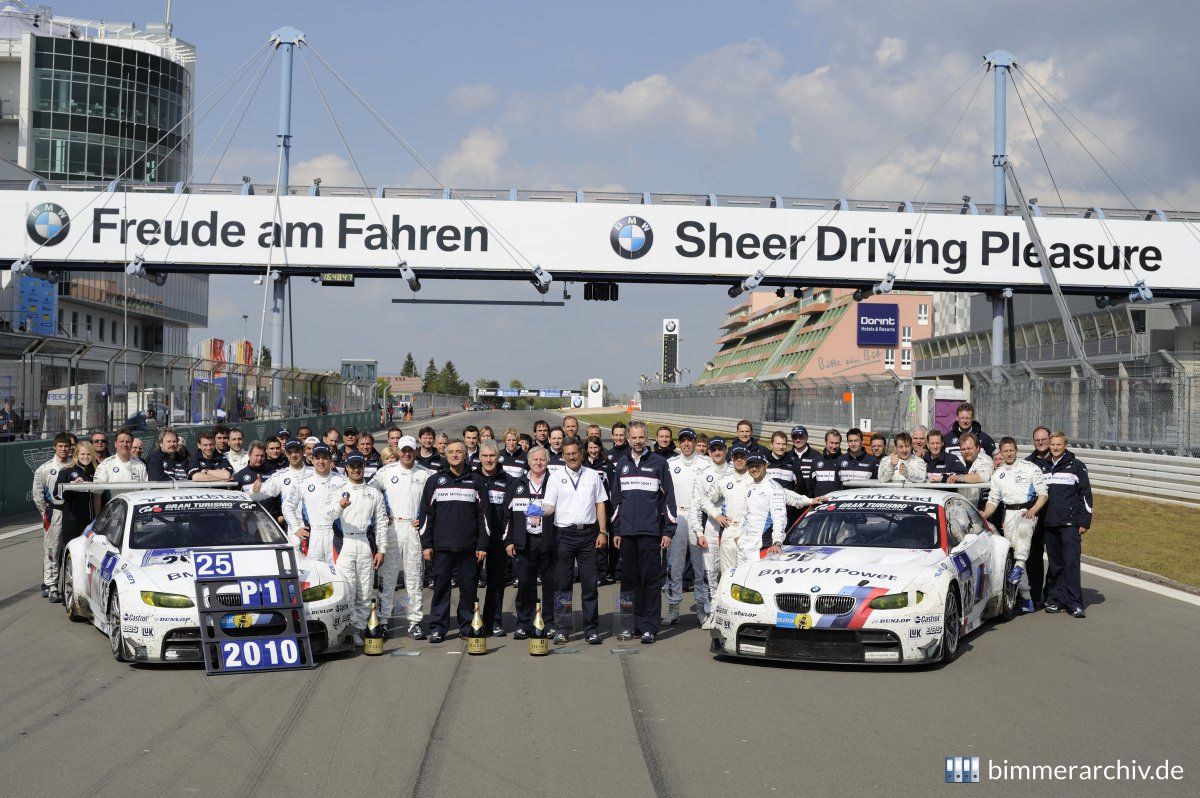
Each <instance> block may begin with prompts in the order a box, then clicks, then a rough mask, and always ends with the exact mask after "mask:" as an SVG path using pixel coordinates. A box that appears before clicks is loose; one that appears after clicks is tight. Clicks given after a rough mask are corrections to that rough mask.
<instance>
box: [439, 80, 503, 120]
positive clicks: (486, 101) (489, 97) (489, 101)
mask: <svg viewBox="0 0 1200 798" xmlns="http://www.w3.org/2000/svg"><path fill="white" fill-rule="evenodd" d="M499 99H500V92H498V91H496V89H495V88H494V87H492V86H489V85H488V84H486V83H474V84H471V85H468V86H457V87H455V88H454V89H453V90H452V91H451V92H450V94H449V96H448V97H447V98H446V101H447V102H448V103H449V104H450V107H451V108H454V109H455V110H457V111H462V112H464V113H473V112H476V111H482V110H484V109H487V108H491V107H492V106H493V105H495V104H496V103H497V102H498V101H499Z"/></svg>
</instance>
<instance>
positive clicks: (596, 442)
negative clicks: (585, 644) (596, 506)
mask: <svg viewBox="0 0 1200 798" xmlns="http://www.w3.org/2000/svg"><path fill="white" fill-rule="evenodd" d="M584 448H585V450H586V451H585V453H584V458H583V464H584V466H586V467H587V468H591V469H593V470H594V471H596V472H598V473H599V474H600V482H601V483H603V485H604V493H605V494H606V495H607V496H608V497H609V498H608V500H607V501H605V503H604V511H605V513H606V517H609V518H611V517H612V483H613V467H612V463H610V462H609V460H608V453H607V452H605V451H604V444H603V443H602V442H601V441H600V437H599V436H597V437H595V438H588V439H587V442H586V443H585V444H584ZM617 555H618V552H617V549H616V547H615V546H605V547H604V549H603V550H602V551H600V552H599V553H598V554H597V555H596V557H597V566H596V571H597V573H596V577H597V578H596V581H597V582H607V583H608V584H612V583H613V582H615V581H617V575H618V573H619V565H618V563H619V558H618V556H617Z"/></svg>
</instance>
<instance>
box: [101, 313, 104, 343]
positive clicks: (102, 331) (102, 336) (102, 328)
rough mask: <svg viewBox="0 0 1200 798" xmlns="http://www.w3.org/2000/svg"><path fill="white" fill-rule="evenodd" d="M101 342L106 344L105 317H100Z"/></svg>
mask: <svg viewBox="0 0 1200 798" xmlns="http://www.w3.org/2000/svg"><path fill="white" fill-rule="evenodd" d="M100 342H101V343H104V317H103V316H101V317H100Z"/></svg>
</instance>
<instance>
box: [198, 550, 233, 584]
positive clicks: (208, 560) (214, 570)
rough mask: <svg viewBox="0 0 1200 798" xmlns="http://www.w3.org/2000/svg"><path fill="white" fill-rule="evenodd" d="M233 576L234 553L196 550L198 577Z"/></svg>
mask: <svg viewBox="0 0 1200 798" xmlns="http://www.w3.org/2000/svg"><path fill="white" fill-rule="evenodd" d="M213 576H233V554H231V553H229V552H203V551H199V552H196V577H197V578H203V577H213Z"/></svg>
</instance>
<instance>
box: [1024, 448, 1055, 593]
mask: <svg viewBox="0 0 1200 798" xmlns="http://www.w3.org/2000/svg"><path fill="white" fill-rule="evenodd" d="M1025 459H1026V460H1028V461H1029V462H1031V463H1033V464H1034V465H1035V466H1037V467H1038V468H1040V469H1041V470H1042V473H1043V474H1045V473H1046V472H1047V471H1049V470H1050V428H1049V427H1038V428H1037V429H1035V430H1034V431H1033V451H1032V452H1030V454H1029V456H1028V457H1026V458H1025ZM1045 517H1046V514H1045V513H1042V514H1040V515H1039V516H1038V519H1037V523H1036V524H1034V527H1033V537H1032V538H1030V540H1029V559H1028V560H1027V561H1026V562H1025V576H1026V577H1027V578H1028V580H1029V598H1030V600H1031V601H1033V607H1034V609H1039V610H1040V609H1041V608H1042V607H1043V606H1045V604H1044V603H1043V598H1044V597H1045V594H1046V564H1045V562H1044V561H1043V558H1044V556H1045V554H1046V529H1045V527H1046V525H1045V523H1044V519H1045Z"/></svg>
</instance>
